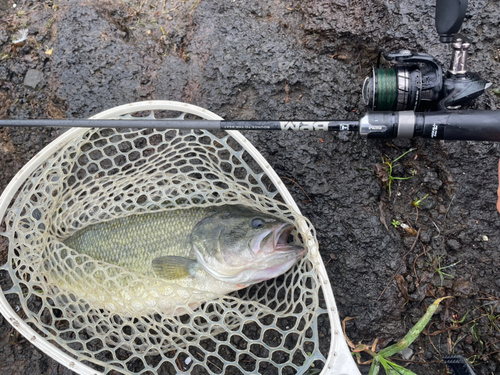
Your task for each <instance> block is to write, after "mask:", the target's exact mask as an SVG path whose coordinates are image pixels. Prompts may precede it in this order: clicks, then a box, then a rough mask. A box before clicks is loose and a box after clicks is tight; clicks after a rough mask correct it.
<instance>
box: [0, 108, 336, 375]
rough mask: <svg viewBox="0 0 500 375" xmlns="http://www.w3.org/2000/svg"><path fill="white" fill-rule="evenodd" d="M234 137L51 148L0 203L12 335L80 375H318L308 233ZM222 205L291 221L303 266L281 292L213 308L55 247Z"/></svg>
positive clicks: (272, 286)
mask: <svg viewBox="0 0 500 375" xmlns="http://www.w3.org/2000/svg"><path fill="white" fill-rule="evenodd" d="M139 115H142V116H144V113H140V114H139ZM153 115H154V116H156V117H176V116H178V115H179V112H178V111H175V112H172V111H168V112H167V111H154V112H151V114H150V116H153ZM182 116H184V115H182ZM107 117H108V118H109V117H110V116H107ZM198 118H199V117H198ZM235 134H238V133H237V132H230V134H228V133H225V132H220V133H217V134H216V133H211V132H208V131H179V130H166V131H158V130H133V129H132V130H114V129H90V130H84V129H75V130H72V131H70V132H69V133H68V134H65V135H64V136H63V137H62V138H63V139H66V140H67V142H66V141H64V142H62V141H61V143H64V145H62V146H61V145H60V144H59V145H55V144H52V145H51V147H53V148H54V147H58V148H59V149H58V150H57V151H55V152H47V151H45V153H46V155H47V157H46V158H43V157H42V159H43V160H42V161H35V163H38V165H35V164H33V165H32V168H31V169H32V171H31V172H30V173H27V171H26V170H25V171H24V175H26V177H27V178H25V179H24V180H23V181H20V182H19V183H22V185H21V186H20V187H19V188H18V189H17V190H16V189H12V187H11V186H9V188H8V189H7V190H6V193H4V196H3V200H4V202H0V203H3V205H4V206H6V205H7V204H9V205H10V207H9V209H8V211H6V214H5V216H4V220H3V224H4V225H5V233H6V236H7V237H8V240H9V250H8V260H7V262H6V263H5V264H3V265H2V267H1V270H2V271H1V272H2V273H3V274H8V278H9V279H10V282H11V288H10V289H9V290H7V291H5V292H4V294H5V296H6V298H7V300H8V303H9V305H10V309H11V310H10V311H8V312H7V315H8V314H11V316H14V318H11V319H10V321H11V323H12V324H14V325H16V324H17V325H18V326H19V325H20V326H23V327H24V326H26V327H25V328H26V329H25V330H26V332H28V333H25V332H23V334H25V336H27V337H28V335H31V332H34V333H35V334H34V335H33V337H31V336H30V339H31V340H32V341H33V342H35V341H36V340H37V339H38V340H40V339H41V340H44V341H45V342H44V345H45V347H46V348H47V347H48V349H45V351H46V352H49V354H50V352H51V350H52V349H51V348H53V350H54V351H57V352H58V353H62V354H61V355H63V356H64V358H66V359H65V361H66V362H65V364H66V365H68V363H69V367H71V363H72V364H73V369H74V370H75V371H79V370H78V368H77V367H78V365H80V364H82V365H85V366H83V367H84V369H85V371H88V369H89V368H90V369H92V370H93V371H94V373H95V371H98V372H102V373H112V374H116V373H133V374H174V373H177V374H184V373H185V374H248V373H266V374H268V373H274V374H296V373H299V374H302V373H305V372H307V371H311V369H316V370H317V369H318V368H322V367H323V365H324V363H325V362H326V357H327V356H328V352H329V351H330V348H329V344H331V343H330V337H329V334H330V332H329V330H330V321H329V318H328V315H327V314H326V312H327V310H326V309H325V307H326V305H325V302H324V300H323V302H321V301H320V299H323V298H324V297H323V291H322V288H321V286H322V285H321V284H322V282H321V281H320V278H319V276H318V265H319V263H318V261H319V256H318V246H317V241H316V237H315V232H314V229H313V227H312V226H311V224H310V222H309V221H308V220H307V219H305V218H304V217H302V216H300V215H299V214H297V213H296V211H295V210H294V209H293V208H292V207H291V206H289V205H287V204H284V203H283V197H282V195H281V194H280V193H279V191H278V188H277V187H276V185H275V182H273V181H272V179H271V178H270V177H269V175H268V174H266V171H264V170H263V169H262V166H261V165H259V163H258V162H257V161H256V159H255V158H254V157H253V156H252V155H250V154H249V152H248V151H247V149H248V147H246V148H245V147H244V146H245V142H248V141H246V140H245V139H244V138H243V137H241V136H240V137H241V138H240V139H238V140H237V139H235V136H234V135H235ZM64 137H65V138H64ZM49 151H50V150H49ZM259 156H260V155H259ZM25 169H26V168H25ZM22 172H23V171H21V172H20V173H21V174H22ZM18 176H19V175H18ZM16 178H18V179H19V177H16ZM279 183H280V182H278V184H279ZM11 185H12V184H11ZM281 188H282V187H281ZM282 191H283V190H282ZM14 195H16V196H15V197H14ZM10 197H12V198H10ZM223 204H245V205H247V206H252V207H254V208H255V209H257V210H260V211H262V212H266V213H269V214H272V215H276V216H279V217H281V218H282V219H284V220H287V221H291V222H293V223H294V224H295V226H296V228H297V230H296V231H295V232H294V233H293V240H294V242H295V243H297V244H300V245H302V246H304V247H306V248H307V255H306V257H305V258H303V259H302V260H301V261H300V262H299V263H298V264H297V265H296V266H295V267H293V268H292V269H291V270H289V271H288V272H287V273H285V274H284V275H282V276H280V277H278V278H276V279H273V280H269V281H267V282H264V283H260V284H256V285H253V286H251V287H248V288H246V289H243V290H241V291H238V292H234V293H232V294H229V295H225V296H220V295H215V294H214V295H210V294H207V293H204V292H200V291H197V290H193V289H189V288H181V287H178V286H176V285H174V284H171V283H169V282H167V281H165V280H161V279H157V278H153V277H147V276H144V275H141V274H138V273H133V272H130V271H127V270H125V269H123V268H121V267H119V266H116V265H113V264H108V263H104V262H101V261H97V260H94V259H92V258H91V257H89V256H87V255H84V254H79V253H78V252H76V251H74V250H72V249H70V248H68V247H66V246H65V245H64V244H63V241H64V240H65V239H66V238H68V237H69V236H71V235H72V234H74V233H75V232H76V231H78V230H80V229H82V228H84V227H86V226H88V225H92V224H96V223H100V222H103V221H108V220H114V219H117V218H120V217H124V216H128V215H137V214H143V213H148V212H159V211H164V210H173V209H186V208H189V207H193V206H209V205H223ZM3 210H4V209H2V208H0V217H2V216H3V215H4V214H3V212H4V211H3ZM325 282H326V281H325ZM328 292H329V293H330V294H331V291H328ZM172 301H175V308H174V309H173V310H172V308H171V306H172ZM200 304H201V305H200ZM6 308H7V309H8V307H4V308H3V309H2V312H4V314H5V311H4V310H5V309H6ZM332 310H333V307H332ZM13 311H15V314H14V315H13ZM320 327H321V329H320ZM336 334H337V335H338V331H336ZM322 340H323V341H322ZM35 344H36V343H35ZM47 345H48V346H47ZM68 358H70V360H69V361H70V362H67V361H68ZM71 359H73V361H71ZM75 366H76V367H75ZM81 371H82V372H81V373H86V372H85V371H84V370H81ZM89 373H92V372H89ZM316 373H318V371H317V372H316Z"/></svg>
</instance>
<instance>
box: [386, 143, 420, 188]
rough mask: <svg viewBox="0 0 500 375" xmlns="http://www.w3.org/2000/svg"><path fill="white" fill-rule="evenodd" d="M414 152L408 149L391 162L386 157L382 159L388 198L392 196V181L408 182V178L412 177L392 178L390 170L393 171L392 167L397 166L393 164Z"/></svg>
mask: <svg viewBox="0 0 500 375" xmlns="http://www.w3.org/2000/svg"><path fill="white" fill-rule="evenodd" d="M415 150H416V149H415V148H410V149H409V150H408V151H406V152H405V153H404V154H402V155H400V156H398V157H397V158H396V159H394V160H392V161H391V160H390V159H389V158H387V157H385V158H384V166H385V169H386V172H387V179H388V188H389V196H391V194H392V191H391V187H392V182H393V181H394V180H409V179H410V178H413V176H410V177H394V176H393V175H392V170H393V169H394V167H396V166H398V165H399V164H395V163H396V162H397V161H398V160H399V159H401V158H403V157H404V156H406V155H408V154H409V153H410V152H412V151H415Z"/></svg>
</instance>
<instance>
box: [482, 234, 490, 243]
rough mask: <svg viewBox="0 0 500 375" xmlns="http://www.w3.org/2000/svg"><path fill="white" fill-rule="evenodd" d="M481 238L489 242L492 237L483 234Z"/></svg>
mask: <svg viewBox="0 0 500 375" xmlns="http://www.w3.org/2000/svg"><path fill="white" fill-rule="evenodd" d="M481 239H482V240H483V241H484V242H487V241H489V240H490V239H489V238H488V236H486V235H484V234H483V235H482V236H481Z"/></svg>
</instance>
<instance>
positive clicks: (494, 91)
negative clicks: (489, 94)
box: [491, 89, 500, 95]
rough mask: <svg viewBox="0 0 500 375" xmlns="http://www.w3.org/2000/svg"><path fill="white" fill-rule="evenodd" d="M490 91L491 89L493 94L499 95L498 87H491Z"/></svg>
mask: <svg viewBox="0 0 500 375" xmlns="http://www.w3.org/2000/svg"><path fill="white" fill-rule="evenodd" d="M491 91H493V94H495V95H500V89H493V90H491Z"/></svg>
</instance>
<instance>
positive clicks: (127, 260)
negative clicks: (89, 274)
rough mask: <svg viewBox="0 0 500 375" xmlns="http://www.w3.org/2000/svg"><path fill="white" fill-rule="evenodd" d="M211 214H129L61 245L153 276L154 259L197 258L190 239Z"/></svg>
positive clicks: (208, 210)
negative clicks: (170, 257) (199, 224)
mask: <svg viewBox="0 0 500 375" xmlns="http://www.w3.org/2000/svg"><path fill="white" fill-rule="evenodd" d="M212 211H213V209H212V208H191V209H181V210H173V211H163V212H156V213H147V214H139V215H131V216H127V217H123V218H119V219H115V220H111V221H107V222H103V223H99V224H94V225H90V226H88V227H86V228H84V229H82V230H80V231H78V232H77V233H75V234H74V235H73V236H71V237H70V238H68V239H66V240H65V241H64V244H65V245H66V246H68V247H70V248H72V249H74V250H76V251H77V252H79V253H81V254H86V255H88V256H90V257H92V258H94V259H96V260H100V261H103V262H106V263H111V264H115V265H118V266H121V267H123V268H125V269H127V270H129V271H133V272H139V273H142V274H144V275H153V271H152V266H151V264H152V261H153V259H155V258H157V257H161V256H180V257H186V258H189V259H196V257H195V255H194V254H193V252H192V249H191V245H190V243H189V236H190V234H191V232H192V231H193V229H194V227H195V226H196V225H197V224H198V223H199V222H200V221H201V220H202V219H204V218H205V217H207V216H209V215H210V214H211V213H212Z"/></svg>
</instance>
